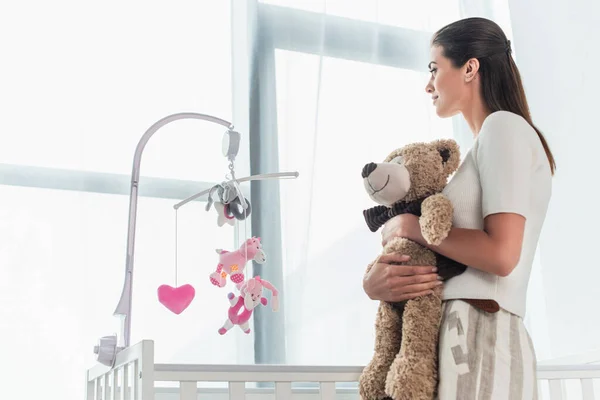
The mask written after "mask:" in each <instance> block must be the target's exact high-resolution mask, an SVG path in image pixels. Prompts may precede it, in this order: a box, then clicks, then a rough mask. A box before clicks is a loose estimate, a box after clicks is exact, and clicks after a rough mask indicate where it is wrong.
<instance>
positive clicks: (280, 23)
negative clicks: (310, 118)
mask: <svg viewBox="0 0 600 400" xmlns="http://www.w3.org/2000/svg"><path fill="white" fill-rule="evenodd" d="M232 18H233V19H232V22H233V23H232V29H233V34H232V40H233V46H232V51H233V52H234V54H233V63H234V103H236V102H237V103H238V107H237V108H236V107H234V114H233V115H234V120H235V119H236V117H240V120H241V121H240V122H238V123H237V126H239V125H240V123H241V124H244V123H245V121H247V124H248V126H247V127H248V130H247V132H248V133H249V137H250V173H251V174H259V173H264V172H272V171H277V167H278V161H279V160H278V151H277V148H278V146H277V140H278V138H277V135H278V133H277V114H276V113H275V112H274V111H273V110H276V109H277V97H276V77H275V72H276V71H275V51H276V50H289V51H295V52H301V53H308V54H316V55H323V56H325V57H334V58H341V59H346V60H350V61H359V62H364V63H372V64H376V65H382V66H387V67H394V68H402V69H408V70H414V71H419V72H423V71H424V70H425V68H427V64H428V62H429V50H428V49H429V43H430V40H431V35H432V32H428V31H418V30H414V29H407V28H402V27H395V26H387V25H381V24H377V23H373V22H367V21H359V20H353V19H349V18H343V17H338V16H333V15H324V14H320V13H315V12H309V11H303V10H298V9H293V8H289V7H282V6H276V5H271V4H265V3H260V2H258V1H257V0H246V1H239V2H238V1H235V0H233V1H232ZM323 26H326V27H327V31H326V32H322V29H323V28H322V27H323ZM357 38H364V40H357ZM236 78H237V79H236ZM236 84H242V86H243V87H241V88H240V87H236ZM246 84H247V86H246ZM246 112H247V114H245V113H246ZM245 118H247V119H245ZM453 124H454V125H453V127H454V131H462V129H463V128H464V127H462V126H461V125H460V122H459V121H457V120H454V122H453ZM273 187H274V186H270V187H269V190H268V191H267V190H266V188H265V187H264V186H260V183H254V184H253V186H252V190H251V202H252V203H253V204H260V207H259V208H256V209H254V210H253V214H252V229H253V230H252V234H253V235H257V236H260V237H261V238H263V242H264V244H265V247H266V251H267V253H268V254H269V265H270V267H269V268H264V269H263V268H262V266H260V265H255V266H254V271H255V273H257V274H260V275H261V276H262V277H264V278H265V279H268V280H269V281H271V282H272V283H273V284H274V285H275V286H276V287H283V271H282V270H281V268H277V266H278V265H282V251H283V249H282V244H281V221H280V203H279V198H278V196H274V195H273V191H272V190H273ZM267 210H268V211H267ZM283 302H285V299H282V302H281V309H283ZM254 325H255V329H254V335H255V341H254V355H255V362H256V363H257V364H286V350H285V324H284V316H283V314H282V313H281V312H280V313H272V312H269V310H257V311H256V312H255V313H254Z"/></svg>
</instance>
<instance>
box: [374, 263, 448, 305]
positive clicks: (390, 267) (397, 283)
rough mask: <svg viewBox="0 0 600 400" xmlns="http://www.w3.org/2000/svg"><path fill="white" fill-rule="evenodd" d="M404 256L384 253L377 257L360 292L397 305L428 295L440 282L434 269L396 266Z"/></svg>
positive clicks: (429, 267)
mask: <svg viewBox="0 0 600 400" xmlns="http://www.w3.org/2000/svg"><path fill="white" fill-rule="evenodd" d="M409 259H410V258H409V257H408V256H403V255H398V254H385V255H382V256H381V257H379V260H378V261H377V263H375V264H374V265H373V266H372V267H371V269H370V271H369V273H368V274H366V276H365V278H364V279H363V289H364V291H365V293H366V294H367V295H368V296H369V298H371V299H373V300H380V301H387V302H399V301H404V300H409V299H414V298H415V297H419V296H424V295H427V294H431V293H433V292H432V289H433V288H435V287H436V286H438V285H441V284H442V282H441V281H440V280H439V277H438V275H437V274H436V273H435V272H436V271H437V269H436V268H435V267H431V266H427V267H423V266H412V265H396V264H391V263H400V262H406V261H408V260H409Z"/></svg>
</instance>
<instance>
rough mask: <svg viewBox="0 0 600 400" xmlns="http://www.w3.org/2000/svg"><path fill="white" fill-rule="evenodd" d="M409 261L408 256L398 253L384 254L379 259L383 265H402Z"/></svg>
mask: <svg viewBox="0 0 600 400" xmlns="http://www.w3.org/2000/svg"><path fill="white" fill-rule="evenodd" d="M409 260H410V257H409V256H406V255H404V254H398V253H391V254H384V255H382V256H380V257H379V262H380V263H383V264H392V263H402V262H407V261H409Z"/></svg>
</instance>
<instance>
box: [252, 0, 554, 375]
mask: <svg viewBox="0 0 600 400" xmlns="http://www.w3.org/2000/svg"><path fill="white" fill-rule="evenodd" d="M259 9H260V11H259V13H258V15H259V23H260V24H262V25H261V26H260V28H261V29H262V33H261V35H259V37H260V38H261V40H262V41H263V46H264V47H269V46H272V48H273V56H272V57H273V68H272V70H273V71H274V72H273V73H274V75H275V77H274V83H275V93H274V96H275V98H276V118H275V119H274V120H273V122H274V123H276V125H277V140H278V160H279V163H280V167H281V169H282V170H288V169H294V170H298V171H299V172H300V179H298V181H297V182H294V183H292V184H290V185H286V186H285V187H284V188H281V215H282V221H283V222H282V227H281V235H282V246H283V262H282V268H283V270H284V295H285V338H286V362H287V363H289V364H339V365H347V364H353V365H363V364H364V363H366V362H367V361H368V360H369V359H370V357H371V355H372V345H373V340H374V336H373V335H374V324H373V321H374V318H375V314H376V309H377V303H376V302H374V301H371V300H369V299H368V298H367V296H366V295H365V294H364V292H363V290H362V286H361V283H362V277H363V274H364V270H365V268H366V266H367V264H368V263H369V262H370V261H372V260H373V258H374V257H375V255H376V254H378V253H379V252H380V249H381V245H380V233H379V232H378V233H371V232H370V231H369V230H368V229H367V227H366V226H365V222H364V220H363V216H362V213H361V212H362V210H363V209H365V208H368V207H371V206H372V205H373V203H372V201H371V200H370V199H369V198H368V196H367V194H366V193H365V191H364V188H363V186H362V179H361V176H360V171H361V169H362V167H363V165H364V164H365V163H367V162H370V161H375V162H378V161H381V160H383V159H384V158H385V156H386V155H387V154H388V153H389V152H391V151H392V150H393V149H395V148H398V147H401V146H404V145H405V144H407V143H410V142H415V141H429V140H433V139H436V138H442V137H452V138H455V139H456V140H457V141H458V142H459V144H460V145H461V150H462V154H463V156H464V154H465V153H466V152H467V151H468V150H469V148H470V146H471V142H472V134H471V133H470V131H469V130H468V128H467V127H466V125H465V124H464V122H463V121H462V117H457V118H454V119H440V118H438V117H437V116H436V115H435V111H434V109H433V107H432V105H431V103H430V98H429V96H428V95H427V94H426V93H425V91H424V88H425V85H426V83H427V80H428V78H429V74H428V71H427V63H428V62H429V47H428V41H429V39H430V37H431V34H432V33H433V32H434V31H435V30H436V29H438V28H440V27H442V26H443V25H444V24H446V23H449V22H451V21H454V20H457V19H459V18H463V17H468V16H484V17H487V18H491V19H493V20H495V21H496V22H498V23H499V24H500V25H501V26H502V28H503V29H504V30H505V32H506V33H507V35H508V36H509V38H512V34H511V25H510V19H509V13H508V6H507V4H506V1H459V0H456V1H446V0H444V1H435V2H424V3H422V4H421V3H418V2H417V3H415V2H408V1H383V0H379V1H366V0H365V1H354V2H347V1H332V0H315V1H310V2H306V1H294V0H285V1H284V0H265V1H262V2H260V7H259ZM264 47H263V48H261V51H262V52H263V53H262V54H265V51H264ZM516 47H517V51H518V44H517V45H516ZM265 57H268V56H265ZM273 112H275V111H273ZM541 284H542V282H541V278H540V275H539V260H536V267H535V268H534V274H533V277H532V286H531V291H530V296H529V299H530V302H529V310H528V311H529V316H528V319H527V323H528V327H529V329H530V331H531V332H532V334H533V336H534V339H535V340H536V346H538V347H539V346H545V345H546V342H545V341H544V340H545V336H544V332H545V330H546V326H545V325H544V324H545V319H544V316H543V313H542V312H538V311H544V308H545V304H544V301H543V291H542V286H541Z"/></svg>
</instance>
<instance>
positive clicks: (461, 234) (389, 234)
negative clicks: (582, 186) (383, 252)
mask: <svg viewBox="0 0 600 400" xmlns="http://www.w3.org/2000/svg"><path fill="white" fill-rule="evenodd" d="M524 229H525V218H524V217H523V216H521V215H519V214H515V213H498V214H491V215H489V216H487V217H486V218H485V219H484V230H478V229H463V228H452V229H451V230H450V233H449V235H448V237H447V238H446V239H444V241H443V242H442V243H441V244H440V245H439V246H433V245H430V244H428V243H427V242H426V241H425V239H424V238H423V235H422V234H421V227H420V226H419V220H418V218H417V217H416V216H414V215H410V214H404V215H399V216H397V217H394V218H392V219H390V220H389V221H388V222H387V223H386V225H385V226H384V228H383V231H382V236H383V242H384V245H385V243H387V241H389V240H390V239H391V238H393V237H396V236H399V237H404V238H407V239H410V240H413V241H415V242H417V243H419V244H421V245H423V246H426V247H427V248H429V249H431V250H432V251H435V252H437V253H439V254H442V255H444V256H446V257H448V258H450V259H452V260H455V261H458V262H460V263H462V264H465V265H468V266H470V267H473V268H477V269H480V270H482V271H486V272H489V273H492V274H494V275H499V276H507V275H509V274H510V273H511V272H512V271H513V269H514V268H515V266H516V265H517V263H518V262H519V259H520V257H521V247H522V244H523V235H524Z"/></svg>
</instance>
